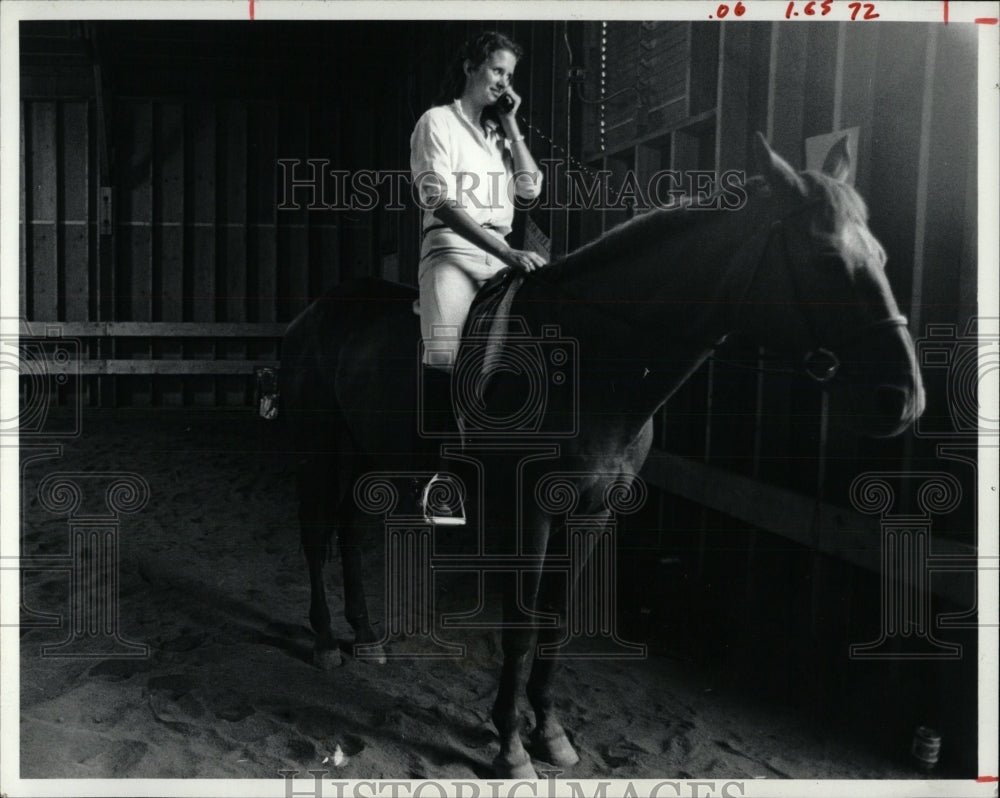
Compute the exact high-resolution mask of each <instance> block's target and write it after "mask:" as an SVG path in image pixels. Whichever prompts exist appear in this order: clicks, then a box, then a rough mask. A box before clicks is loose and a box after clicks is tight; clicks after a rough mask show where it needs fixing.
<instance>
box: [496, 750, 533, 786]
mask: <svg viewBox="0 0 1000 798" xmlns="http://www.w3.org/2000/svg"><path fill="white" fill-rule="evenodd" d="M493 772H494V773H496V775H497V776H498V777H499V778H501V779H520V780H522V781H537V780H538V774H537V773H535V768H534V766H533V765H532V764H531V757H529V756H528V755H527V754H525V755H524V758H523V759H517V760H515V761H514V762H510V761H508V760H507V759H506V758H505V757H504V756H503V755H502V754H498V755H497V757H496V759H494V760H493Z"/></svg>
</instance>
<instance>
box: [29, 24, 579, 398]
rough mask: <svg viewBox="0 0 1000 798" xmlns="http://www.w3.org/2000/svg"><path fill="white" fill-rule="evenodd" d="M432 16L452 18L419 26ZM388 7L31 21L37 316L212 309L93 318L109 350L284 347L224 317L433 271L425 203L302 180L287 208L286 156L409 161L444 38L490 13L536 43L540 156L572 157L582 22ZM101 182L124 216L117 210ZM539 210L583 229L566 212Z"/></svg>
mask: <svg viewBox="0 0 1000 798" xmlns="http://www.w3.org/2000/svg"><path fill="white" fill-rule="evenodd" d="M421 24H422V25H423V27H424V28H426V30H425V31H423V33H424V34H430V33H433V35H421V30H422V28H421ZM376 25H378V23H376ZM384 26H385V27H384V28H383V30H384V31H385V34H386V35H385V37H379V36H376V37H374V39H373V37H372V32H373V30H374V28H373V26H372V24H371V23H367V24H362V23H356V24H355V23H334V24H333V25H332V26H329V27H327V28H325V29H323V30H322V31H315V30H313V31H308V32H305V33H304V32H303V31H304V29H303V28H302V27H298V28H296V27H295V26H294V25H292V24H289V25H282V26H273V27H272V28H271V30H273V31H276V33H275V34H274V35H273V40H272V37H270V36H268V37H266V38H267V41H266V42H265V41H263V40H262V38H260V37H263V36H264V34H262V33H260V32H259V31H260V30H261V27H262V26H253V27H251V26H249V25H241V24H239V23H229V24H218V25H211V26H205V25H186V24H184V23H170V24H163V23H159V24H148V25H147V24H140V23H135V24H132V23H110V24H103V25H102V24H96V25H91V26H83V25H78V24H77V25H74V24H41V23H39V24H35V25H33V26H31V27H29V28H28V29H27V30H26V32H24V34H23V35H22V63H23V64H24V69H23V79H22V104H21V109H22V142H21V147H22V162H23V163H24V170H23V174H22V192H21V197H22V211H23V212H22V240H23V242H24V243H23V246H22V253H21V285H22V291H21V313H22V316H23V317H24V318H25V319H27V320H29V321H35V322H49V321H52V322H55V321H59V322H94V321H115V322H141V323H149V324H162V325H164V326H163V329H164V330H168V329H169V328H168V327H167V326H166V325H170V324H175V323H184V324H200V325H204V329H205V334H204V336H201V337H198V336H192V335H190V334H188V335H187V336H186V337H185V338H183V339H180V338H172V337H171V336H169V335H159V334H153V335H150V336H141V337H132V338H121V337H117V338H110V337H100V338H88V339H87V340H85V342H84V345H85V348H86V349H87V351H88V352H89V353H90V356H91V357H94V358H115V359H123V358H134V359H149V358H156V359H159V358H176V359H194V360H217V359H229V360H239V359H250V360H262V359H263V360H267V359H273V358H276V357H277V356H278V346H277V345H278V341H277V340H276V339H275V338H274V337H272V338H271V339H266V338H248V339H239V338H234V337H233V336H232V335H226V336H224V335H221V334H219V331H221V330H222V329H223V327H222V325H226V324H267V323H279V324H280V323H285V322H288V321H289V320H291V319H292V318H294V316H295V315H296V314H297V313H298V312H299V311H300V310H302V309H303V308H304V307H305V306H306V305H307V304H308V302H309V301H310V300H311V299H312V298H314V297H315V296H317V294H318V293H319V292H320V291H321V290H322V289H323V287H324V286H327V285H330V284H332V283H335V282H337V281H338V280H341V279H345V278H348V277H355V276H363V275H372V276H382V277H385V278H387V279H392V280H398V281H401V282H405V283H409V284H411V285H413V284H415V283H416V266H417V260H418V248H419V214H418V213H417V211H416V209H415V208H414V207H413V206H412V203H410V202H407V207H406V209H405V210H403V211H385V210H383V209H382V207H381V206H382V205H385V204H388V203H387V199H386V197H387V195H386V193H385V191H386V190H387V188H386V187H387V184H385V185H384V186H383V187H382V190H381V191H380V194H381V196H382V198H383V199H385V201H384V202H382V203H380V206H379V207H378V208H376V209H374V210H371V211H366V210H348V211H342V210H336V211H332V210H308V209H306V208H305V207H304V205H305V203H306V201H307V199H308V193H307V191H306V190H304V189H298V190H297V193H296V195H295V199H296V201H297V202H298V203H299V204H301V205H303V207H302V208H301V209H299V210H284V209H279V208H278V207H277V206H278V203H279V201H280V197H279V194H280V192H281V186H280V183H281V173H280V172H279V171H278V160H279V159H282V158H286V159H297V160H298V161H299V162H300V164H301V165H300V166H299V167H298V169H297V171H296V173H295V177H296V179H302V178H303V177H305V176H306V175H305V170H306V168H307V167H306V166H305V162H306V160H307V159H309V158H315V159H325V160H327V161H328V162H329V164H328V166H329V168H330V169H341V170H349V171H353V170H358V169H373V170H400V169H402V170H408V168H409V135H410V132H411V130H412V128H413V125H414V123H415V122H416V119H417V117H418V116H419V115H420V114H421V113H422V112H423V110H424V109H426V108H427V107H428V106H429V105H430V103H431V102H432V100H433V98H434V96H435V95H436V93H437V90H438V86H439V82H440V78H441V76H442V74H443V72H444V69H445V67H446V65H447V63H448V61H449V60H450V59H451V57H452V52H451V51H450V50H449V49H448V48H442V46H441V42H443V41H454V42H455V43H456V44H457V43H458V42H460V41H462V40H463V39H465V38H466V37H468V36H471V35H475V34H476V33H477V32H478V31H479V30H481V29H483V28H487V27H493V28H495V29H499V30H502V31H504V32H506V33H508V34H510V35H512V36H513V37H515V39H517V40H518V41H521V42H523V43H524V46H525V48H526V51H527V54H526V57H525V59H524V60H523V61H522V63H521V64H520V65H519V68H518V75H517V85H518V88H519V90H520V92H521V93H522V94H523V95H524V97H525V106H524V108H525V113H526V115H527V116H528V118H529V120H530V125H529V127H528V129H527V131H526V132H527V135H528V138H529V143H530V145H531V146H532V148H533V151H534V152H535V153H536V154H538V156H539V157H552V158H555V157H560V155H561V152H562V150H564V149H565V148H566V147H567V141H566V135H567V125H566V122H565V117H566V114H565V107H566V97H565V93H564V91H563V90H561V89H563V88H564V86H565V71H566V64H567V63H568V61H567V59H568V55H567V47H566V41H567V35H568V34H567V30H566V26H565V25H564V24H563V23H552V22H510V23H495V24H493V25H490V24H489V23H479V22H477V23H469V22H455V23H406V24H402V23H384ZM572 35H573V36H577V35H578V34H576V33H572ZM254 36H257V37H258V38H254ZM352 48H353V49H352ZM338 51H339V52H340V55H337V53H338ZM356 63H362V64H363V66H362V67H360V68H356V67H355V66H354V64H356ZM98 68H99V69H98ZM557 87H558V88H557ZM105 135H106V138H107V145H106V146H103V145H102V137H103V136H105ZM560 147H561V149H560ZM102 185H103V186H108V187H110V189H111V201H112V216H113V218H112V219H111V224H110V225H109V226H107V227H103V228H102V227H101V225H102V218H103V217H102V213H101V205H102V202H103V201H104V196H103V195H102V194H101V187H102ZM535 220H536V222H537V223H538V225H539V226H540V227H541V228H542V229H543V230H544V231H545V232H546V233H547V234H550V235H554V236H555V237H556V238H557V239H559V238H560V237H561V240H562V243H561V244H560V246H561V247H562V248H565V246H566V230H567V227H568V221H567V219H566V216H565V214H560V213H556V212H554V211H547V212H542V211H539V212H537V213H536V214H535ZM523 223H524V222H523V220H520V221H519V223H518V228H517V229H516V231H515V235H517V236H520V235H521V234H522V230H523ZM150 329H151V330H154V333H155V330H156V329H158V328H149V327H147V328H144V330H150ZM213 333H214V334H213ZM202 365H203V366H204V364H202ZM84 386H85V389H86V391H87V394H88V395H87V399H86V401H87V402H88V403H89V404H102V405H112V404H113V405H117V406H148V405H154V406H159V405H188V404H197V405H241V404H245V403H246V402H247V401H248V400H249V398H250V396H251V386H250V380H249V378H248V377H247V376H244V375H216V376H213V375H206V374H191V375H187V374H186V375H153V376H149V375H147V376H131V375H130V376H127V377H122V376H114V377H91V378H86V379H85V380H84Z"/></svg>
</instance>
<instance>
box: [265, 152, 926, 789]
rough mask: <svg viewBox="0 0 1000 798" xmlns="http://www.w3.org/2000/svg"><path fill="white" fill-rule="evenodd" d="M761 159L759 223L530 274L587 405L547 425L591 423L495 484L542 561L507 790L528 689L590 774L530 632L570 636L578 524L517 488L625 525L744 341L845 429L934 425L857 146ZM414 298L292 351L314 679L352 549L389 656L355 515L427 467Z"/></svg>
mask: <svg viewBox="0 0 1000 798" xmlns="http://www.w3.org/2000/svg"><path fill="white" fill-rule="evenodd" d="M755 149H756V154H757V158H758V160H759V163H760V165H761V167H762V175H761V176H760V177H757V178H753V179H751V180H750V181H748V182H747V184H746V202H745V203H744V204H743V206H742V207H740V208H738V209H733V210H713V211H696V210H693V209H690V208H687V209H683V208H682V209H678V210H660V211H654V212H651V213H648V214H645V215H642V216H640V217H638V218H636V219H633V220H631V221H629V222H627V223H625V224H623V225H621V226H619V227H617V228H615V229H614V230H612V231H610V232H608V233H606V234H605V235H603V236H602V237H601V238H600V239H598V240H596V241H594V242H593V243H590V244H588V245H586V246H584V247H582V248H581V249H579V250H578V251H576V252H574V253H572V254H570V255H567V256H566V257H564V258H561V259H559V260H558V261H556V262H554V263H553V264H551V265H550V266H549V267H547V268H546V269H543V270H542V271H540V272H538V273H536V274H534V275H527V276H526V278H525V281H524V283H523V285H522V286H521V287H520V289H519V291H518V292H517V294H516V297H515V299H514V302H513V305H512V307H511V308H510V315H511V316H519V317H522V318H523V319H524V320H525V322H526V324H527V325H528V327H529V328H530V330H531V332H532V333H533V334H535V335H540V332H539V331H540V329H541V327H542V325H543V324H551V325H558V327H559V330H560V332H561V334H562V336H564V337H567V338H572V339H575V340H576V342H577V344H578V352H577V355H578V362H577V363H576V368H577V369H578V374H577V378H578V379H577V384H578V386H579V389H578V395H577V396H576V397H575V398H570V397H569V395H568V393H565V394H560V393H558V392H553V393H552V395H551V396H550V397H549V399H550V402H549V404H548V405H547V406H546V407H545V412H546V413H547V414H550V415H552V416H553V418H557V417H558V415H559V414H562V416H563V417H564V418H565V417H566V416H568V415H572V416H573V418H574V419H575V435H573V436H571V437H562V438H559V440H558V441H557V443H558V452H557V454H556V455H554V456H553V457H551V458H549V459H539V458H536V459H535V460H533V461H531V462H527V460H529V459H530V458H525V457H523V451H522V452H518V451H517V447H516V446H511V453H510V458H511V459H509V461H508V462H507V464H506V466H504V465H503V464H502V463H501V467H500V468H499V469H498V470H497V474H498V476H496V477H495V478H494V477H491V482H490V486H491V491H499V492H500V493H502V492H503V491H510V493H509V495H508V499H507V500H504V499H503V497H501V499H500V500H499V501H498V502H491V504H493V506H492V507H491V511H490V516H489V517H490V523H491V524H495V525H496V526H495V529H496V530H497V531H498V533H499V534H500V535H509V536H515V535H517V536H519V538H520V540H519V541H518V542H519V544H520V548H519V549H517V554H518V556H520V557H522V558H523V560H522V563H523V566H522V567H520V568H519V571H520V573H519V575H518V574H505V575H503V576H502V577H498V578H501V579H502V578H506V580H507V581H506V582H504V583H503V587H502V590H503V595H504V599H503V619H504V620H503V624H502V627H501V628H502V630H503V631H502V650H503V666H502V670H501V674H500V684H499V690H498V693H497V697H496V701H495V703H494V707H493V713H492V717H493V721H494V723H495V724H496V727H497V730H498V731H499V735H500V753H499V754H498V755H497V757H496V759H495V760H494V767H495V768H496V770H497V772H498V775H501V776H504V777H516V778H524V777H527V778H531V777H533V776H534V769H533V767H532V764H531V759H530V757H529V756H528V753H527V751H526V749H525V747H524V745H523V743H522V740H521V737H520V733H519V720H518V712H517V708H516V706H517V696H518V693H519V692H520V690H521V689H522V688H523V689H525V690H526V692H527V697H528V699H529V701H530V703H531V706H532V708H533V709H534V712H535V727H534V730H533V732H532V745H533V747H532V753H534V754H535V755H536V756H537V757H538V758H540V759H543V760H545V761H548V762H552V763H554V764H556V765H559V766H563V767H566V766H569V765H572V764H574V763H575V762H576V761H577V759H578V757H577V755H576V752H575V751H574V749H573V747H572V745H571V743H570V742H569V740H568V739H567V736H566V734H565V731H564V730H563V727H562V726H561V725H560V722H559V720H558V718H557V717H556V713H555V711H554V698H553V675H554V670H555V660H554V658H553V657H551V656H548V657H545V656H538V655H537V654H535V653H534V652H535V651H536V649H535V648H534V645H535V643H536V642H537V644H538V645H539V646H542V645H545V644H549V645H552V644H553V643H558V642H559V641H561V640H563V639H565V631H564V629H560V628H550V626H549V625H545V626H544V628H542V627H540V626H539V625H537V624H534V623H533V622H532V620H531V619H533V618H537V617H538V616H537V615H536V614H535V611H542V610H544V611H548V612H553V613H555V614H556V615H557V616H558V617H559V618H560V619H561V622H562V623H563V624H565V619H566V613H565V603H566V590H565V580H563V582H562V583H560V585H559V587H554V586H553V583H554V582H555V581H556V580H554V579H550V578H548V575H547V573H546V572H545V570H544V568H543V563H544V558H545V556H546V552H547V551H549V552H552V551H555V549H553V548H551V546H553V545H564V543H562V542H561V543H555V542H554V541H555V540H556V536H558V535H562V534H564V532H563V530H562V529H561V526H562V524H561V521H562V519H561V518H560V517H559V516H558V514H557V513H556V512H553V510H552V507H551V505H550V504H547V503H546V502H544V501H543V500H542V499H541V497H539V496H537V495H535V493H537V491H535V492H534V493H533V492H532V491H530V490H525V491H521V492H520V493H517V495H516V500H515V493H516V492H517V490H518V485H515V484H513V483H514V481H515V477H513V474H514V473H515V472H518V474H519V476H518V477H517V478H516V479H517V480H520V483H519V484H520V485H524V484H531V485H536V486H537V485H538V484H539V483H540V481H541V480H543V479H544V478H545V475H546V474H550V473H553V472H559V473H561V474H565V473H571V474H573V475H575V476H574V477H573V479H574V480H575V485H574V489H575V491H576V493H577V495H578V497H579V499H578V501H579V504H578V505H577V506H578V507H579V508H582V511H584V512H586V511H588V509H589V511H590V512H591V513H592V514H594V515H596V516H597V517H598V518H600V517H602V514H603V517H604V518H607V513H608V510H607V507H606V504H605V499H606V494H607V491H608V490H609V489H613V488H614V485H615V484H620V483H621V482H622V481H624V482H625V483H626V484H629V483H630V482H631V480H634V479H636V476H635V475H636V474H637V473H638V471H639V469H640V468H641V466H642V464H643V462H644V460H645V458H646V455H647V454H648V452H649V449H650V444H651V440H652V417H653V414H654V413H655V412H656V410H657V409H658V408H659V407H660V406H661V405H663V403H664V402H665V401H666V400H667V399H668V398H669V397H670V396H671V394H672V393H673V392H674V391H675V390H676V389H677V388H678V386H680V385H681V384H682V383H683V382H684V380H685V379H686V378H687V377H688V376H689V375H690V374H691V373H692V372H693V371H694V370H695V369H696V368H697V367H698V366H699V364H700V363H702V362H703V361H704V360H705V359H706V357H708V355H709V354H710V352H711V351H712V349H713V346H714V345H716V344H717V343H718V342H719V341H721V340H722V339H723V338H725V337H726V335H727V334H729V333H730V332H733V331H739V332H741V333H744V334H747V335H749V336H752V337H753V338H754V339H755V340H756V341H757V342H759V343H760V344H761V345H762V346H765V347H767V348H768V349H769V350H772V351H774V352H776V353H781V355H782V357H783V359H784V362H786V363H789V364H797V367H798V368H799V369H800V370H801V371H802V373H803V374H804V375H808V376H811V377H812V378H813V379H816V380H819V381H821V382H823V383H824V387H825V389H826V390H827V392H828V399H829V405H828V407H829V410H830V414H831V418H834V419H837V418H839V419H842V420H844V421H845V422H847V423H849V424H851V425H852V426H854V427H855V428H857V429H858V430H859V431H860V432H863V433H865V434H870V435H875V436H890V435H895V434H897V433H899V432H901V431H902V430H903V429H905V428H906V427H907V425H909V424H911V423H912V422H913V421H914V420H915V419H916V418H917V416H919V414H920V413H921V412H922V410H923V404H924V396H923V387H922V384H921V380H920V375H919V371H918V369H917V366H916V361H915V358H914V348H913V341H912V340H911V338H910V335H909V332H908V331H907V328H906V319H905V318H904V317H903V316H901V315H899V311H898V309H897V306H896V303H895V301H894V299H893V295H892V291H891V289H890V287H889V284H888V282H887V280H886V276H885V274H884V265H885V254H884V251H883V250H882V248H881V246H880V245H879V244H878V242H877V241H876V240H875V238H874V237H873V236H872V234H871V232H870V231H869V229H868V227H867V211H866V209H865V206H864V203H863V201H862V200H861V198H860V197H859V196H858V194H857V193H856V192H855V191H854V190H853V189H852V188H851V187H850V186H849V185H847V184H846V183H845V182H843V178H844V177H845V176H846V174H847V169H848V166H849V164H848V160H847V158H848V156H847V151H846V147H842V148H840V149H839V150H837V151H836V152H835V153H832V154H831V157H829V158H828V159H827V164H825V165H824V171H823V173H818V172H803V173H798V172H796V171H795V170H793V169H792V168H791V167H790V166H789V165H788V164H787V163H785V162H784V161H783V160H782V159H781V158H780V157H778V156H777V155H775V154H774V153H773V152H772V151H771V149H770V148H769V147H768V145H767V142H766V141H765V140H764V138H763V137H762V136H759V135H758V137H757V141H756V147H755ZM414 296H415V292H414V291H413V290H412V289H410V288H407V287H403V286H400V285H395V284H390V283H386V282H382V281H377V280H363V281H355V282H351V283H347V284H344V285H341V286H339V287H337V288H336V289H334V290H333V291H332V292H330V293H329V294H327V295H326V296H324V297H323V298H321V299H319V300H317V301H316V302H314V303H313V304H312V305H310V306H309V307H308V308H307V309H306V310H305V311H304V312H303V313H302V314H301V315H300V316H299V317H298V318H297V319H296V320H295V321H294V322H293V323H292V325H291V326H290V327H289V330H288V333H287V335H286V336H285V339H284V343H283V349H282V387H281V392H282V413H283V414H284V415H285V416H286V418H288V419H290V423H291V425H292V430H294V433H295V434H294V437H293V438H292V442H293V445H294V446H295V447H296V451H298V452H300V453H301V455H300V456H301V460H300V464H299V495H300V520H301V527H302V542H303V546H304V549H305V554H306V557H307V559H308V563H309V574H310V580H311V586H312V602H311V606H310V612H309V617H310V621H311V624H312V627H313V629H314V630H315V633H316V643H315V661H316V662H317V664H319V665H320V666H323V667H330V666H332V665H334V664H336V663H338V662H339V661H340V653H339V651H338V646H337V643H336V641H335V640H334V637H333V634H332V632H331V629H330V613H329V610H328V608H327V604H326V598H325V595H324V590H323V578H322V568H323V563H324V561H325V559H326V558H327V550H328V546H329V541H330V540H331V538H332V535H333V533H334V530H338V531H339V547H340V552H341V557H342V560H343V569H344V590H345V594H346V595H345V615H346V618H347V620H348V622H349V623H350V624H351V626H352V627H353V628H354V630H355V633H356V638H355V642H356V644H358V643H365V644H376V645H375V646H374V649H375V651H376V653H377V652H378V651H380V650H381V649H379V648H378V646H377V644H378V642H379V639H378V637H377V636H376V635H375V633H374V631H373V629H372V626H371V623H370V621H369V618H368V616H367V609H366V605H365V597H364V589H363V585H362V575H361V562H360V555H361V551H362V546H363V542H362V541H361V540H359V539H358V535H357V533H356V532H355V525H354V524H352V523H351V515H352V513H353V512H354V511H355V509H356V506H355V494H354V486H355V484H356V483H357V481H358V479H359V477H360V476H361V475H363V474H364V473H365V472H367V471H370V470H372V469H380V470H397V469H406V468H407V467H409V466H410V465H411V463H410V461H409V460H408V456H409V454H408V449H409V448H410V446H411V441H412V440H413V438H414V435H413V424H414V405H415V398H414V397H415V385H416V380H415V377H416V371H417V352H418V343H417V342H418V335H419V330H418V323H417V319H416V317H415V316H414V314H413V312H412V308H411V303H412V301H413V299H414ZM460 362H461V361H460ZM453 390H454V386H453ZM523 390H524V385H523V382H521V381H520V378H518V377H517V376H516V375H513V374H510V373H508V372H506V371H504V370H503V369H501V370H500V371H499V372H498V373H497V374H496V376H495V377H494V379H493V381H492V384H491V386H490V389H489V392H488V396H487V400H486V401H487V403H488V404H489V405H490V406H491V407H494V408H497V409H498V412H501V411H503V410H504V409H512V408H518V407H521V406H522V404H523ZM519 392H522V393H519ZM453 395H454V394H453ZM570 402H575V404H569V403H570ZM501 414H502V413H501ZM557 420H558V419H557ZM554 428H559V424H558V423H557V424H555V427H554ZM535 442H536V443H537V439H536V440H535ZM526 462H527V465H525V463H526ZM497 485H499V487H497ZM491 495H499V494H498V493H496V492H494V493H493V494H491ZM497 505H499V507H498V506H497ZM562 540H563V541H564V538H563V539H562ZM519 577H520V578H519ZM518 621H521V622H520V623H518ZM525 621H527V622H525ZM372 648H373V646H372V645H368V646H367V649H368V650H369V651H370V650H371V649H372ZM383 661H384V658H383Z"/></svg>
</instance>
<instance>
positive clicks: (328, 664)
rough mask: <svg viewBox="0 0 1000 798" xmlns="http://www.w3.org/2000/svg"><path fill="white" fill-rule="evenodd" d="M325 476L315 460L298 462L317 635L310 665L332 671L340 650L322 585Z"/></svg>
mask: <svg viewBox="0 0 1000 798" xmlns="http://www.w3.org/2000/svg"><path fill="white" fill-rule="evenodd" d="M328 473H329V469H328V467H324V464H323V463H321V462H318V461H317V460H316V459H315V458H305V459H303V460H302V461H300V462H299V473H298V491H299V528H300V532H301V539H302V548H303V550H304V551H305V555H306V562H307V563H308V565H309V586H310V591H311V593H310V598H309V623H310V625H311V626H312V628H313V632H315V634H316V641H315V643H314V644H313V664H314V665H316V666H317V667H319V668H322V669H323V670H331V669H332V668H336V667H337V666H339V665H340V663H341V656H340V649H339V648H338V646H337V641H336V640H335V639H334V637H333V631H332V630H331V628H330V609H329V607H327V604H326V588H325V586H324V583H323V564H324V563H325V562H326V559H327V554H328V552H329V546H330V536H331V535H332V534H333V526H332V521H333V518H332V513H331V512H330V502H329V499H328V498H326V497H327V496H328V495H329V493H328V491H329V488H330V486H329V485H328V484H327V479H326V476H327V474H328Z"/></svg>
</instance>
